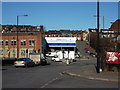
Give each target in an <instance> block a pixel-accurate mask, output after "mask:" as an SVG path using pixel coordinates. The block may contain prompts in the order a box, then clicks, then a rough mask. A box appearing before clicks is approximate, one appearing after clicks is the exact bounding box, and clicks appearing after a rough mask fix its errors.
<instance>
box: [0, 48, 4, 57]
mask: <svg viewBox="0 0 120 90" xmlns="http://www.w3.org/2000/svg"><path fill="white" fill-rule="evenodd" d="M3 55H4V50H3V49H0V57H3Z"/></svg>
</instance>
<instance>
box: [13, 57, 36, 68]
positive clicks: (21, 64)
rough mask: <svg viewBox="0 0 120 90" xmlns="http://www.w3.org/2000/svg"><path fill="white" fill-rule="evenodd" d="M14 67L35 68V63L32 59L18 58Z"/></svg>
mask: <svg viewBox="0 0 120 90" xmlns="http://www.w3.org/2000/svg"><path fill="white" fill-rule="evenodd" d="M14 66H15V67H16V68H17V67H29V66H35V63H34V62H33V60H31V59H30V58H18V59H17V60H16V61H15V62H14Z"/></svg>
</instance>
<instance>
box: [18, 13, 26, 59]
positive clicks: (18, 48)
mask: <svg viewBox="0 0 120 90" xmlns="http://www.w3.org/2000/svg"><path fill="white" fill-rule="evenodd" d="M19 16H28V15H27V14H24V15H17V59H18V58H19V39H18V31H19V29H18V25H19Z"/></svg>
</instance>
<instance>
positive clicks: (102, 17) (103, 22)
mask: <svg viewBox="0 0 120 90" xmlns="http://www.w3.org/2000/svg"><path fill="white" fill-rule="evenodd" d="M93 17H97V15H93ZM99 17H101V18H102V21H103V29H104V16H99Z"/></svg>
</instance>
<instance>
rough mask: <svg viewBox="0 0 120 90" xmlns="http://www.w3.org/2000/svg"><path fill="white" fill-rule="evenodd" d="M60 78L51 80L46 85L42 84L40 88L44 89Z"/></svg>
mask: <svg viewBox="0 0 120 90" xmlns="http://www.w3.org/2000/svg"><path fill="white" fill-rule="evenodd" d="M60 77H61V76H59V77H56V78H54V79H52V80H51V81H49V82H47V83H46V84H44V85H43V86H42V87H41V88H45V87H46V86H48V85H49V84H50V83H52V82H54V81H55V80H57V79H59V78H60Z"/></svg>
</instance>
